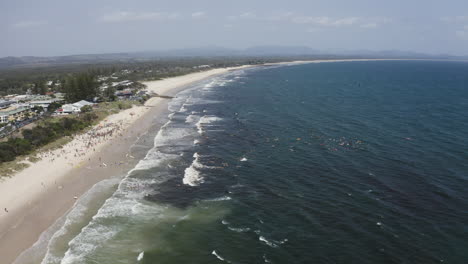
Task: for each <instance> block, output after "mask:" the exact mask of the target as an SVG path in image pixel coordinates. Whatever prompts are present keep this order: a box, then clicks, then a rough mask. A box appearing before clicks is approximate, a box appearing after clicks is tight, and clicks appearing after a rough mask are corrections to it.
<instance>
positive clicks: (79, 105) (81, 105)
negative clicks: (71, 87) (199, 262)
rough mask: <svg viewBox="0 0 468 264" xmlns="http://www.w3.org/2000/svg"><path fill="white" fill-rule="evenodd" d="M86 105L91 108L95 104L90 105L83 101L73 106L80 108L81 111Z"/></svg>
mask: <svg viewBox="0 0 468 264" xmlns="http://www.w3.org/2000/svg"><path fill="white" fill-rule="evenodd" d="M85 105H90V106H93V105H94V104H93V103H90V102H88V101H85V100H81V101H79V102H76V103H74V104H73V106H76V107H79V108H80V109H81V107H83V106H85Z"/></svg>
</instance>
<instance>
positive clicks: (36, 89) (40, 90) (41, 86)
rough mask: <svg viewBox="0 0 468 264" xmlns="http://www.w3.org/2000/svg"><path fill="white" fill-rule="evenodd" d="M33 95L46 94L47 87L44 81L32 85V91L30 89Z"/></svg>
mask: <svg viewBox="0 0 468 264" xmlns="http://www.w3.org/2000/svg"><path fill="white" fill-rule="evenodd" d="M32 92H33V94H42V95H44V94H46V93H47V85H46V82H45V81H44V80H41V81H38V82H36V83H34V85H33V89H32Z"/></svg>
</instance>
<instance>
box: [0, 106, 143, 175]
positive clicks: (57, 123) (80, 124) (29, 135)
mask: <svg viewBox="0 0 468 264" xmlns="http://www.w3.org/2000/svg"><path fill="white" fill-rule="evenodd" d="M134 105H142V101H132V100H125V101H114V102H103V103H100V104H98V105H97V106H96V107H95V108H92V107H83V108H85V109H84V111H82V112H81V113H80V114H79V115H70V116H65V117H59V116H56V117H54V116H52V117H47V118H44V119H42V120H39V121H37V124H36V126H35V127H33V128H30V129H23V130H22V131H21V133H20V134H18V135H17V136H15V137H10V138H8V139H7V140H5V141H3V142H0V175H1V176H8V175H11V174H12V173H14V172H16V171H20V170H22V169H24V168H26V167H28V163H29V162H35V161H36V160H38V158H37V157H36V154H37V153H39V152H44V151H49V150H53V149H56V148H60V147H62V146H63V145H65V144H66V143H68V142H69V141H70V140H71V138H72V137H73V136H74V135H75V134H79V133H83V132H85V131H87V130H88V129H89V128H90V127H92V126H93V125H95V124H97V123H98V122H99V121H101V120H103V119H104V118H106V117H107V116H109V115H111V114H115V113H118V112H119V111H121V110H125V109H129V108H131V107H133V106H134Z"/></svg>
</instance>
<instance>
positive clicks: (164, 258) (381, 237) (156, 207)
mask: <svg viewBox="0 0 468 264" xmlns="http://www.w3.org/2000/svg"><path fill="white" fill-rule="evenodd" d="M171 110H172V111H173V112H174V114H173V115H171V117H170V121H169V122H168V124H167V125H166V126H165V127H164V128H163V130H162V131H160V134H159V135H158V136H156V138H155V148H154V149H153V150H152V151H150V153H149V154H148V156H147V158H146V159H145V160H144V161H142V162H141V164H139V166H137V168H136V170H135V171H133V172H132V173H131V174H130V175H129V176H128V178H127V179H126V180H124V182H123V183H121V185H120V187H119V189H118V190H117V192H116V193H115V194H114V195H113V197H111V199H109V200H107V201H106V203H105V204H104V206H103V208H101V210H100V211H99V213H98V214H97V216H95V217H94V218H93V220H92V221H91V222H90V223H89V224H88V225H87V227H86V228H85V229H84V231H82V232H81V233H80V234H79V235H78V236H76V237H75V238H74V239H73V240H72V241H71V243H70V248H69V249H68V251H67V253H66V255H65V259H64V260H63V263H222V262H227V263H360V264H362V263H427V264H429V263H441V262H443V263H468V262H467V261H468V193H467V190H468V165H467V164H468V136H467V133H468V63H462V62H422V61H420V62H415V61H385V62H384V61H382V62H339V63H320V64H305V65H293V66H286V67H262V68H255V69H250V70H244V71H238V72H233V73H230V74H227V75H225V76H222V77H218V78H216V79H214V80H209V81H207V82H204V83H201V84H199V85H197V86H195V87H194V88H193V89H191V90H187V91H185V92H182V93H181V94H179V95H178V97H177V99H175V100H174V102H173V103H171ZM195 153H196V154H195ZM194 154H195V155H194ZM184 183H185V184H184ZM135 184H136V186H137V188H136V189H137V190H138V191H134V190H135ZM130 187H132V188H130ZM139 195H140V196H139ZM96 234H99V235H98V236H97V235H96ZM88 244H92V245H95V246H96V247H94V248H91V247H86V245H88ZM83 245H85V246H83ZM141 252H144V253H141ZM138 255H140V258H139V261H137V257H138ZM74 257H75V258H74ZM111 260H112V261H113V262H108V261H111ZM130 260H131V261H130Z"/></svg>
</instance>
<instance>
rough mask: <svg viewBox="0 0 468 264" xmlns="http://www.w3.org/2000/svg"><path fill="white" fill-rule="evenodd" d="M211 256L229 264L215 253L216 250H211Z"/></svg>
mask: <svg viewBox="0 0 468 264" xmlns="http://www.w3.org/2000/svg"><path fill="white" fill-rule="evenodd" d="M211 255H213V256H215V257H216V258H218V259H219V260H221V261H224V262H227V263H231V262H230V261H229V260H226V259H225V258H223V257H221V256H220V255H219V254H218V253H216V250H213V252H211Z"/></svg>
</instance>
